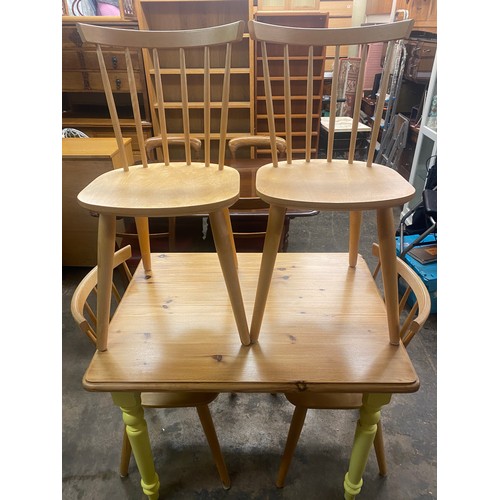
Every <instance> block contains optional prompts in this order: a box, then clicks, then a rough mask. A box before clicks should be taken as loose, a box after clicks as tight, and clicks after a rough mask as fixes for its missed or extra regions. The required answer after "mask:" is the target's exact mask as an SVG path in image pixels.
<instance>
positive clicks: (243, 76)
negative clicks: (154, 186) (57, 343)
mask: <svg viewBox="0 0 500 500" xmlns="http://www.w3.org/2000/svg"><path fill="white" fill-rule="evenodd" d="M251 4H252V2H249V0H209V1H207V0H139V1H137V2H136V6H137V18H138V23H139V27H140V29H149V30H175V29H198V28H204V27H208V26H216V25H221V24H227V23H231V22H235V21H240V20H244V21H248V20H249V18H250V17H249V16H250V11H251V10H250V9H251V8H252V5H251ZM251 46H252V45H251V40H250V38H249V36H248V34H247V33H246V34H245V35H244V37H243V40H242V42H241V43H238V44H235V45H234V46H233V49H232V61H233V67H232V68H231V73H230V74H231V90H230V102H229V116H228V135H227V138H228V139H230V138H232V137H237V136H240V135H249V134H252V133H253V129H254V127H253V121H254V111H253V97H252V95H253V81H252V80H253V59H252V57H251V48H250V47H251ZM224 51H225V48H224V47H212V48H211V49H210V60H211V71H210V72H211V75H215V77H214V76H212V96H213V99H214V101H213V102H212V103H211V106H210V107H211V109H214V110H219V109H220V108H221V103H220V99H221V95H222V92H221V89H222V76H223V74H224V68H223V66H224V57H223V56H222V55H223V52H224ZM202 54H203V53H202V52H199V53H198V52H196V51H193V53H192V54H187V53H186V57H187V66H188V68H187V71H186V74H187V78H188V86H189V101H190V102H189V106H188V109H189V110H190V111H191V112H192V113H193V115H194V116H193V117H191V112H190V117H191V119H190V127H191V133H192V134H194V135H195V136H196V137H199V138H200V139H202V140H203V139H204V135H203V126H204V125H203V119H202V114H203V107H204V104H203V84H202V82H203V67H202V66H203V57H202ZM164 56H165V57H166V51H165V54H164ZM144 64H145V74H146V85H147V88H148V93H149V107H150V109H151V112H152V113H151V114H152V123H153V129H154V134H155V135H159V133H160V126H159V122H158V119H157V116H156V111H157V110H158V103H157V102H156V101H155V99H153V96H154V93H153V92H152V89H153V88H154V69H153V66H152V63H151V61H150V60H149V59H148V58H145V59H144ZM164 66H172V64H168V63H167V64H165V65H164ZM161 74H162V78H163V85H164V91H165V92H164V100H165V101H166V102H165V104H164V106H165V108H166V109H169V110H172V113H178V114H179V117H180V114H181V109H182V100H181V96H182V94H181V87H180V85H181V83H180V78H179V76H180V74H181V73H180V70H179V69H178V68H176V67H175V68H168V67H167V68H163V69H162V71H161ZM191 82H193V84H191ZM234 110H239V111H238V112H235V111H234ZM240 110H248V111H246V112H242V111H240ZM174 120H176V117H175V116H174ZM211 121H212V124H211V126H212V130H218V129H219V117H218V116H217V113H215V115H214V116H212V120H211ZM175 126H176V127H178V128H179V130H180V131H181V132H182V130H181V129H182V120H181V119H179V120H177V123H175ZM170 130H172V129H170ZM177 132H178V131H177V130H175V132H174V133H177ZM210 138H211V139H216V140H217V139H219V138H220V137H219V134H218V133H215V132H212V133H211V134H210ZM214 142H216V141H214ZM215 146H218V145H217V144H215V145H212V148H215Z"/></svg>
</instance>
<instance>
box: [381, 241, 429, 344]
mask: <svg viewBox="0 0 500 500" xmlns="http://www.w3.org/2000/svg"><path fill="white" fill-rule="evenodd" d="M372 253H373V255H374V256H375V257H377V258H378V259H380V249H379V246H378V244H376V243H374V244H373V245H372ZM396 268H397V272H398V286H399V291H400V296H401V298H400V300H399V317H400V330H399V335H400V337H401V341H402V342H403V345H404V346H405V347H406V346H407V345H408V344H409V343H410V341H411V339H412V338H413V337H414V336H415V334H416V333H418V332H419V330H420V329H421V328H422V326H423V325H424V323H425V322H426V321H427V318H428V317H429V314H430V312H431V297H430V295H429V291H428V290H427V288H426V286H425V284H424V282H423V281H422V280H421V279H420V277H419V276H418V274H417V273H416V272H415V271H414V270H413V269H412V268H411V267H410V266H409V265H408V264H407V263H406V262H405V261H404V260H402V259H400V258H399V257H396ZM379 270H380V260H379V261H378V263H377V266H376V267H375V270H374V271H373V277H374V278H376V277H377V275H378V272H379ZM407 305H408V307H407Z"/></svg>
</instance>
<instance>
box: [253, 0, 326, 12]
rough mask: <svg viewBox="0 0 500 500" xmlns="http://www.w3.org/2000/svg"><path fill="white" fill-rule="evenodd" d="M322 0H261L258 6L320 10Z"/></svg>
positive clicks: (264, 7) (274, 8)
mask: <svg viewBox="0 0 500 500" xmlns="http://www.w3.org/2000/svg"><path fill="white" fill-rule="evenodd" d="M319 3H320V0H259V1H258V2H257V8H258V10H259V11H263V10H272V11H275V10H318V9H319Z"/></svg>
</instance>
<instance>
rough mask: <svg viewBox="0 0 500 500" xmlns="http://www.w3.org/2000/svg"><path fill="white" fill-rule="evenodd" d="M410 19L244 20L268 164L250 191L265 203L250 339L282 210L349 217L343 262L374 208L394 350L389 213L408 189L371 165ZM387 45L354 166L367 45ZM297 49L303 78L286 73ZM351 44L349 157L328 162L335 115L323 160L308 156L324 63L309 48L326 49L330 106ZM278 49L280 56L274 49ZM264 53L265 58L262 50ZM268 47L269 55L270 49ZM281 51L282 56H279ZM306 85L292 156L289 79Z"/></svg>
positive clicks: (352, 260) (353, 256)
mask: <svg viewBox="0 0 500 500" xmlns="http://www.w3.org/2000/svg"><path fill="white" fill-rule="evenodd" d="M412 26H413V21H400V22H395V23H390V24H384V25H377V26H364V27H354V28H340V29H339V28H294V27H287V26H276V25H271V24H266V23H262V22H257V21H254V20H252V21H249V23H248V28H249V32H250V36H251V37H252V39H254V40H256V43H257V45H258V46H259V48H258V50H260V52H259V54H260V55H261V56H262V65H263V68H262V74H263V77H264V89H265V95H266V107H267V116H268V126H269V136H270V138H271V153H272V162H271V163H270V164H268V165H265V166H263V167H261V168H260V169H259V170H258V172H257V175H256V190H257V193H258V194H259V196H260V197H261V198H262V199H263V200H264V201H265V202H267V203H269V205H270V209H269V221H268V226H267V234H266V239H265V243H264V250H263V256H262V263H261V269H260V274H259V281H258V286H257V292H256V299H255V304H254V310H253V316H252V324H251V328H250V338H251V341H252V342H256V341H257V340H258V337H259V333H260V329H261V325H262V319H263V315H264V310H265V305H266V301H267V296H268V292H269V286H270V283H271V277H272V274H273V269H274V264H275V261H276V253H277V250H278V246H279V242H280V238H281V232H282V228H283V222H284V217H285V213H286V209H287V207H295V208H302V209H317V210H342V211H349V213H350V235H349V265H350V266H351V267H355V266H356V263H357V255H358V245H359V236H360V231H361V216H362V212H363V211H364V210H376V212H377V231H378V241H379V244H380V253H381V263H382V276H383V282H384V289H385V297H386V302H387V318H388V329H389V337H390V342H391V344H395V345H399V342H400V340H399V328H398V310H397V273H396V248H395V238H394V235H395V227H394V216H393V209H394V208H395V207H398V206H400V205H403V204H404V203H405V202H406V201H408V200H410V199H411V198H412V197H413V195H414V193H415V189H414V188H413V186H412V185H411V184H409V183H408V182H407V181H406V180H405V179H404V178H403V177H402V176H401V175H400V174H399V173H397V172H396V171H394V170H392V169H390V168H388V167H385V166H382V165H378V164H376V163H373V157H374V153H375V149H376V144H377V138H378V135H379V131H380V126H381V120H382V115H383V110H384V100H385V99H384V98H385V95H386V90H387V87H388V82H389V77H390V72H391V61H392V59H393V54H394V47H395V43H396V41H398V40H400V39H404V38H407V37H408V36H409V34H410V31H411V29H412ZM379 42H387V54H386V57H385V61H386V64H385V68H384V70H383V74H382V78H381V83H380V92H379V93H380V96H382V98H379V99H378V102H377V106H376V111H375V115H374V117H373V123H372V131H371V139H370V146H369V150H368V154H367V160H366V161H355V160H354V153H355V147H356V135H357V129H358V123H359V120H360V109H361V100H362V95H363V81H364V74H365V65H366V60H367V54H368V50H369V45H370V43H379ZM292 45H293V46H302V47H303V48H304V51H305V52H306V53H307V64H304V65H303V67H304V74H300V75H299V74H298V71H299V70H297V72H294V74H290V66H291V65H290V63H289V60H290V57H289V46H292ZM351 45H357V46H359V52H360V71H359V77H358V82H357V88H356V97H355V102H354V105H353V108H354V109H353V115H352V116H353V121H352V129H351V137H350V146H349V154H348V159H346V160H338V159H333V140H334V134H335V113H332V114H331V115H330V120H329V127H328V146H327V158H326V159H318V158H312V157H311V142H312V141H311V139H312V134H313V131H312V121H313V116H312V109H313V94H314V92H313V86H314V85H317V81H316V80H315V79H314V78H313V74H314V73H315V71H313V68H314V65H315V64H318V61H320V64H322V61H323V59H322V58H318V57H316V56H315V48H317V47H324V46H333V47H334V53H335V60H334V65H333V77H332V89H331V97H330V99H331V102H335V99H336V97H337V88H338V78H339V67H340V54H341V48H342V47H345V46H351ZM277 46H278V47H281V50H282V52H279V49H278V48H277ZM269 47H272V48H270V49H269V50H270V54H271V55H268V48H269ZM271 50H272V52H271ZM280 54H282V55H280ZM298 79H302V80H305V82H306V99H305V100H306V113H305V115H306V151H305V158H300V159H299V158H292V154H291V152H292V140H293V131H292V117H291V116H292V113H291V110H292V104H295V102H296V101H297V99H299V98H300V97H298V96H296V95H291V81H292V80H298ZM277 94H279V97H280V99H282V100H283V101H284V110H285V112H284V116H281V115H279V116H276V115H275V113H274V109H273V97H275V96H276V95H277ZM277 118H279V122H280V123H281V122H282V121H284V123H285V125H284V130H276V128H277V125H276V124H275V120H276V121H277ZM278 135H281V136H284V138H285V140H286V143H287V148H286V151H287V159H286V160H285V161H278V157H277V147H276V145H275V142H276V137H277V136H278Z"/></svg>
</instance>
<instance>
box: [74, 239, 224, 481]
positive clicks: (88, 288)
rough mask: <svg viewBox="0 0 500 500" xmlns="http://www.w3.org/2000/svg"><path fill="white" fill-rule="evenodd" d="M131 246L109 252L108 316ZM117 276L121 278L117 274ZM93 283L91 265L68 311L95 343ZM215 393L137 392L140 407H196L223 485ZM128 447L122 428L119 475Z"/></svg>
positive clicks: (125, 276) (126, 273)
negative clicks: (214, 417) (110, 297)
mask: <svg viewBox="0 0 500 500" xmlns="http://www.w3.org/2000/svg"><path fill="white" fill-rule="evenodd" d="M131 255H132V250H131V247H130V245H127V246H125V247H123V248H121V249H120V250H118V251H117V252H115V254H114V256H113V269H114V270H115V271H114V275H115V276H114V277H115V279H114V280H113V284H112V290H113V297H114V301H112V302H111V309H110V317H111V316H112V313H113V311H114V310H115V309H116V307H117V306H118V304H119V303H120V300H121V297H122V293H123V290H124V289H125V288H126V286H127V285H128V283H129V282H130V280H131V278H132V275H131V273H130V270H129V268H128V266H127V262H126V261H127V260H128V259H129V258H130V257H131ZM119 277H121V280H119V279H118V278H119ZM96 285H97V267H94V268H93V269H92V270H91V271H90V272H89V273H88V274H87V275H86V276H85V277H84V278H83V280H82V281H81V282H80V283H79V285H78V286H77V288H76V289H75V291H74V293H73V297H72V299H71V313H72V315H73V318H74V320H75V321H76V323H77V324H78V326H79V327H80V329H81V330H82V331H83V333H85V335H87V337H88V338H89V339H90V341H91V342H92V344H93V345H94V346H97V334H96V324H97V312H96V308H95V302H96V300H95V293H96ZM217 396H218V393H215V392H169V393H167V392H161V393H154V392H146V393H142V395H141V403H142V406H143V407H144V408H196V411H197V412H198V416H199V418H200V422H201V425H202V427H203V430H204V432H205V436H206V438H207V441H208V444H209V446H210V451H211V452H212V456H213V458H214V462H215V465H216V467H217V471H218V472H219V476H220V479H221V481H222V484H223V486H224V488H225V489H228V488H229V487H230V486H231V481H230V479H229V473H228V471H227V467H226V464H225V462H224V457H223V456H222V451H221V448H220V445H219V440H218V438H217V433H216V431H215V426H214V423H213V420H212V415H211V413H210V409H209V407H208V405H209V404H210V403H211V402H212V401H214V400H215V399H216V398H217ZM131 453H132V449H131V446H130V441H129V439H128V435H127V432H126V428H125V429H124V431H123V442H122V452H121V459H120V475H121V476H122V477H125V476H127V474H128V468H129V463H130V456H131Z"/></svg>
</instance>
